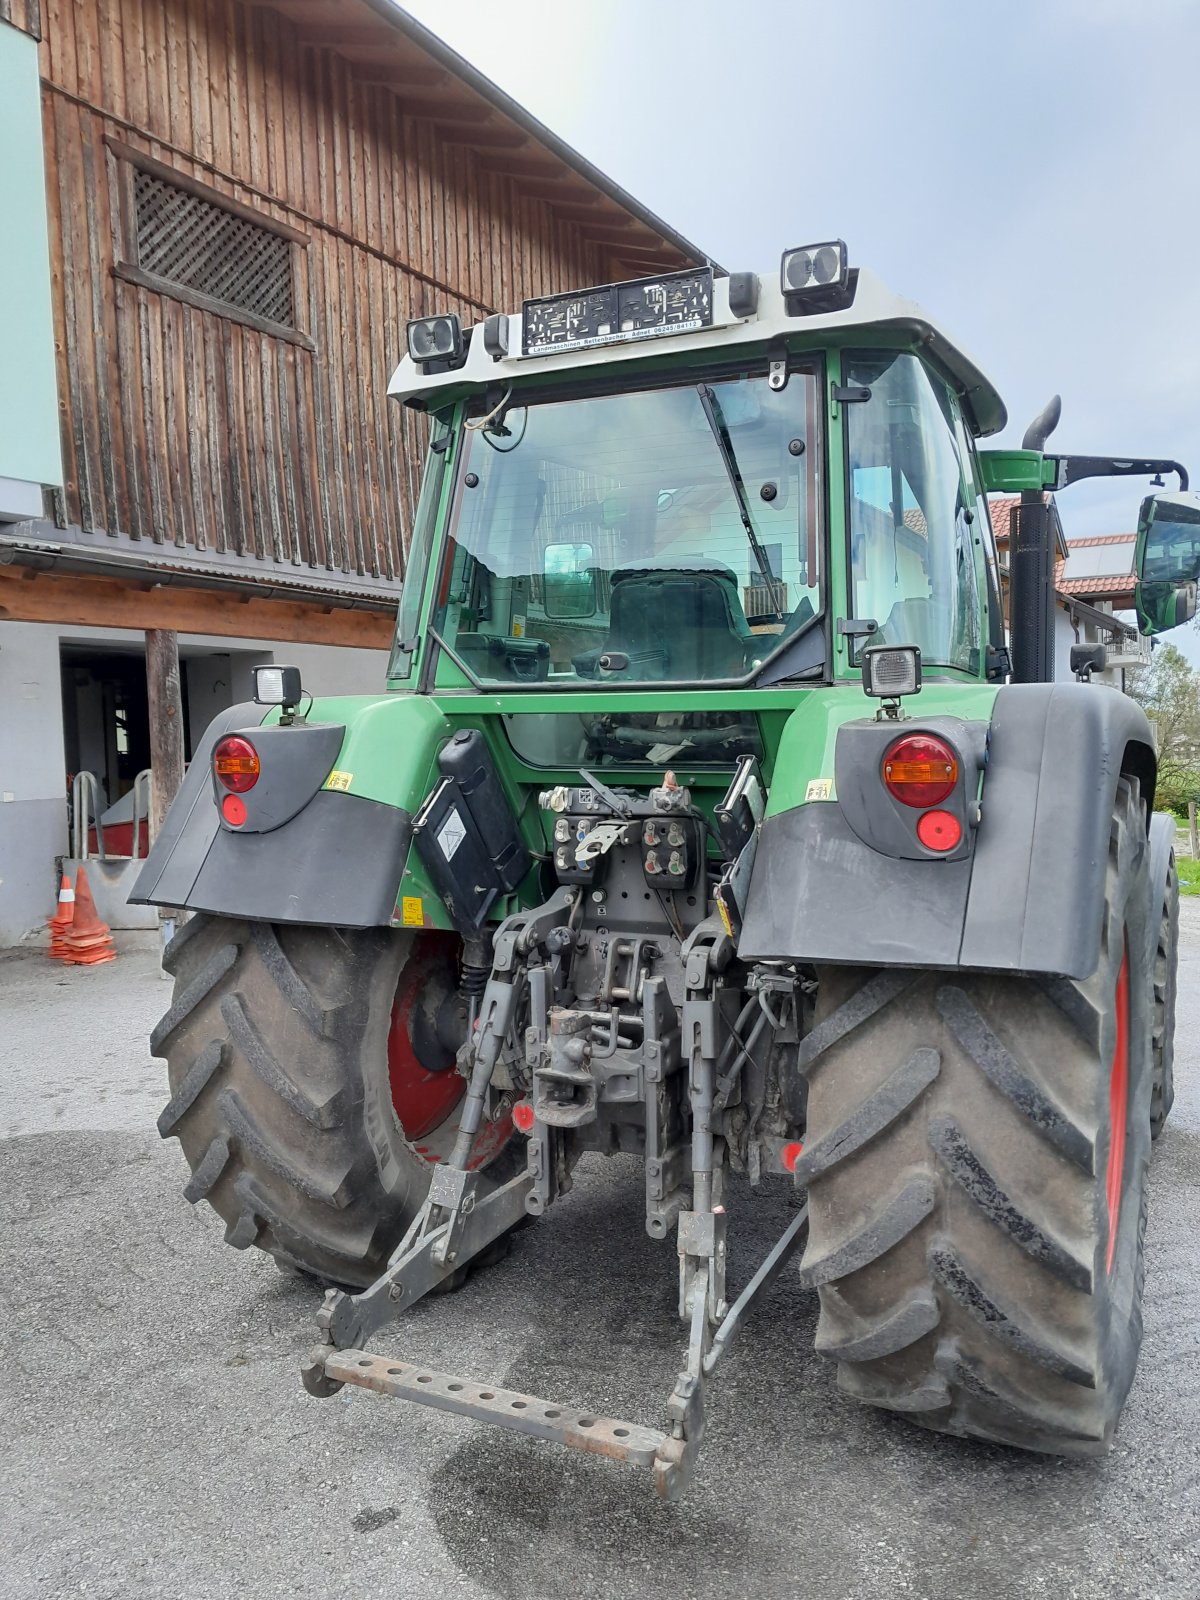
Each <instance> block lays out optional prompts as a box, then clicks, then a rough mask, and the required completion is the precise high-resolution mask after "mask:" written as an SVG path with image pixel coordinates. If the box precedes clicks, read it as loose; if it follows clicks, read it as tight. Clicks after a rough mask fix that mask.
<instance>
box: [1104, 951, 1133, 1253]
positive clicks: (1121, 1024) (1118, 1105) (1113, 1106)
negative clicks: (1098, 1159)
mask: <svg viewBox="0 0 1200 1600" xmlns="http://www.w3.org/2000/svg"><path fill="white" fill-rule="evenodd" d="M1116 999H1117V1004H1116V1011H1117V1042H1116V1046H1115V1047H1114V1049H1113V1059H1112V1070H1111V1071H1110V1073H1109V1077H1108V1126H1109V1143H1108V1171H1107V1173H1106V1174H1105V1179H1104V1192H1105V1198H1106V1199H1107V1201H1108V1257H1107V1260H1106V1262H1105V1270H1106V1271H1107V1272H1109V1273H1110V1274H1111V1272H1112V1269H1113V1261H1114V1259H1115V1257H1116V1252H1117V1223H1118V1222H1119V1220H1120V1216H1121V1187H1122V1183H1123V1180H1124V1177H1125V1130H1126V1124H1127V1122H1128V1118H1129V950H1128V948H1126V949H1125V951H1124V953H1123V955H1122V957H1121V970H1120V972H1119V973H1118V974H1117V996H1116Z"/></svg>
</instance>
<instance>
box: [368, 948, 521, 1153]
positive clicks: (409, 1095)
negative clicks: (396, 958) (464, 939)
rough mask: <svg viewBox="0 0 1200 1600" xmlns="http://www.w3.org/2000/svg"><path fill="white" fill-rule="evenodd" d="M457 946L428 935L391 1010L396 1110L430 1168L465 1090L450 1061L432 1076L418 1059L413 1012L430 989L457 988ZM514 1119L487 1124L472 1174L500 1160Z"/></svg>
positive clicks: (449, 1138) (453, 1125)
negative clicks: (413, 1033)
mask: <svg viewBox="0 0 1200 1600" xmlns="http://www.w3.org/2000/svg"><path fill="white" fill-rule="evenodd" d="M457 948H458V941H457V940H456V939H455V938H454V936H453V935H451V934H446V935H440V934H433V935H426V936H425V938H423V939H422V940H421V943H420V945H419V946H418V947H417V948H416V949H415V950H414V952H413V955H412V957H411V958H410V959H409V960H408V961H406V962H405V964H404V967H403V969H402V971H401V973H400V981H399V983H398V985H397V987H396V999H395V1001H394V1003H393V1005H392V1021H391V1026H390V1027H389V1029H388V1042H387V1055H388V1077H389V1080H390V1082H391V1089H392V1106H393V1109H394V1110H395V1113H396V1120H397V1121H398V1122H399V1124H400V1129H401V1132H402V1133H403V1134H404V1137H405V1139H407V1141H408V1142H409V1144H411V1145H412V1146H413V1148H414V1149H415V1150H416V1152H417V1154H418V1155H419V1156H422V1157H424V1159H425V1160H426V1161H428V1162H430V1163H432V1164H435V1165H436V1163H438V1162H440V1161H444V1160H445V1159H446V1157H447V1156H448V1155H449V1153H450V1147H451V1145H452V1144H453V1142H454V1137H455V1135H456V1133H457V1132H458V1126H457V1118H456V1117H455V1116H454V1114H453V1113H454V1111H455V1109H456V1108H457V1107H458V1105H459V1103H460V1102H461V1100H462V1098H463V1095H464V1094H465V1093H466V1088H467V1086H466V1084H465V1083H464V1081H463V1079H462V1078H461V1077H460V1075H459V1074H458V1072H456V1071H455V1069H454V1065H453V1062H451V1061H448V1062H447V1066H446V1069H445V1070H444V1071H442V1072H430V1071H429V1070H428V1069H427V1068H426V1067H424V1066H422V1064H421V1062H420V1061H419V1060H418V1058H417V1054H416V1051H415V1050H414V1049H413V1043H412V1021H413V1012H414V1010H415V1009H416V1007H417V1005H418V1004H419V1003H420V1001H421V998H422V996H423V995H424V994H426V992H427V991H428V990H429V989H430V988H431V986H437V987H440V988H442V989H445V988H446V987H453V985H454V983H455V980H456V974H455V954H456V951H457ZM512 1131H513V1125H512V1117H511V1116H505V1117H502V1118H501V1120H500V1121H499V1122H492V1123H485V1124H484V1126H483V1128H482V1129H481V1130H480V1133H479V1137H478V1138H477V1139H476V1141H475V1148H474V1150H473V1151H472V1154H471V1161H470V1166H471V1167H472V1168H475V1167H479V1166H483V1165H484V1164H486V1163H487V1162H488V1161H490V1160H491V1159H492V1158H493V1156H495V1155H497V1154H498V1153H499V1151H500V1150H501V1149H503V1147H504V1145H505V1144H507V1142H508V1140H509V1139H510V1138H511V1136H512Z"/></svg>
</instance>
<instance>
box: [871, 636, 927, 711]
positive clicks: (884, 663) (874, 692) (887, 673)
mask: <svg viewBox="0 0 1200 1600" xmlns="http://www.w3.org/2000/svg"><path fill="white" fill-rule="evenodd" d="M862 675H863V693H864V694H869V695H871V696H872V697H873V698H874V699H876V700H898V699H899V698H900V696H901V695H904V694H916V692H917V690H918V689H919V688H920V687H921V652H920V650H918V648H917V646H916V645H915V644H876V645H871V646H869V647H868V648H867V649H866V650H864V651H863V653H862Z"/></svg>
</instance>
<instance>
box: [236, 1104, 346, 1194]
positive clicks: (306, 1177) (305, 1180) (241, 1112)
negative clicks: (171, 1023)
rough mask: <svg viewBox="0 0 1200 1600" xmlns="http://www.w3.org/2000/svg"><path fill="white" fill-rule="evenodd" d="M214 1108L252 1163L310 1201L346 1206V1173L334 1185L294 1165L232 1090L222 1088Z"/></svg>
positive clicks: (298, 1165) (324, 1178)
mask: <svg viewBox="0 0 1200 1600" xmlns="http://www.w3.org/2000/svg"><path fill="white" fill-rule="evenodd" d="M218 1105H219V1109H220V1113H221V1120H222V1122H223V1123H224V1125H225V1127H226V1128H228V1129H229V1132H230V1135H231V1136H232V1139H233V1141H234V1142H235V1144H236V1146H237V1148H238V1149H239V1150H241V1151H243V1152H244V1153H248V1154H251V1155H253V1156H254V1158H255V1159H256V1161H258V1162H260V1163H261V1164H262V1165H263V1166H264V1167H266V1168H268V1170H269V1171H271V1172H273V1173H275V1175H276V1176H277V1177H280V1178H282V1179H283V1180H284V1182H285V1183H287V1184H290V1185H291V1187H292V1188H293V1189H297V1190H299V1192H300V1193H301V1194H306V1195H308V1197H309V1199H311V1200H317V1201H319V1202H320V1204H321V1205H324V1206H331V1207H332V1208H333V1209H334V1210H338V1209H340V1208H341V1207H342V1206H344V1205H345V1204H346V1203H347V1200H348V1199H349V1195H348V1193H347V1189H348V1184H347V1179H348V1178H349V1176H350V1174H349V1173H348V1172H347V1173H343V1175H342V1176H341V1177H340V1178H339V1179H338V1180H337V1181H336V1182H331V1181H330V1180H329V1179H328V1178H326V1177H325V1176H324V1175H323V1174H316V1173H313V1172H307V1171H305V1170H304V1168H302V1167H301V1166H300V1164H299V1163H298V1162H296V1161H293V1160H290V1159H289V1157H288V1156H287V1154H286V1153H285V1152H284V1151H283V1150H282V1149H281V1148H280V1146H279V1142H278V1140H277V1139H272V1138H271V1137H269V1135H268V1134H266V1133H264V1132H263V1131H262V1130H261V1129H260V1128H259V1127H258V1125H257V1124H256V1123H255V1121H254V1119H253V1118H252V1117H251V1116H250V1114H249V1112H248V1111H247V1110H246V1107H245V1104H244V1103H243V1101H242V1099H241V1097H240V1096H239V1094H238V1093H237V1091H236V1090H235V1089H222V1091H221V1094H220V1096H219V1099H218Z"/></svg>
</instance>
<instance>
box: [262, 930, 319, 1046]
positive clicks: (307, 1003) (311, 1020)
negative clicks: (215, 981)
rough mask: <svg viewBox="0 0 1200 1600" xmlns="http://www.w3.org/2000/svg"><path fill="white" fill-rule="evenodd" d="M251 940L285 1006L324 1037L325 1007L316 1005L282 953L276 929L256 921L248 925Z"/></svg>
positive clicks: (301, 979)
mask: <svg viewBox="0 0 1200 1600" xmlns="http://www.w3.org/2000/svg"><path fill="white" fill-rule="evenodd" d="M250 937H251V938H252V939H253V941H254V948H255V950H256V951H257V953H258V959H259V960H260V961H261V962H262V964H263V966H264V967H265V968H266V970H267V971H268V972H269V973H270V975H271V978H272V980H273V981H274V983H275V987H276V988H277V989H278V990H279V992H280V994H281V995H282V996H283V997H284V999H285V1000H286V1001H287V1003H288V1005H290V1006H292V1007H293V1008H294V1009H295V1010H296V1011H298V1012H299V1013H300V1015H301V1016H302V1017H303V1018H304V1020H305V1022H307V1023H308V1025H309V1027H310V1028H312V1029H313V1030H314V1032H316V1033H322V1034H323V1033H324V1032H325V1029H326V1026H327V1023H328V1014H327V1012H326V1011H325V1008H324V1007H323V1006H322V1005H320V1004H318V1002H317V999H316V996H315V995H314V994H313V992H312V990H311V989H310V988H309V987H308V985H307V984H306V983H305V981H304V979H303V978H302V977H301V976H300V974H299V973H298V972H297V971H296V969H295V967H294V966H293V965H292V963H291V962H290V961H289V960H288V958H287V956H286V955H285V954H284V949H283V946H282V944H280V942H279V935H278V934H277V933H276V932H275V929H274V928H273V927H272V926H271V924H270V923H269V922H255V923H252V924H251V928H250Z"/></svg>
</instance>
